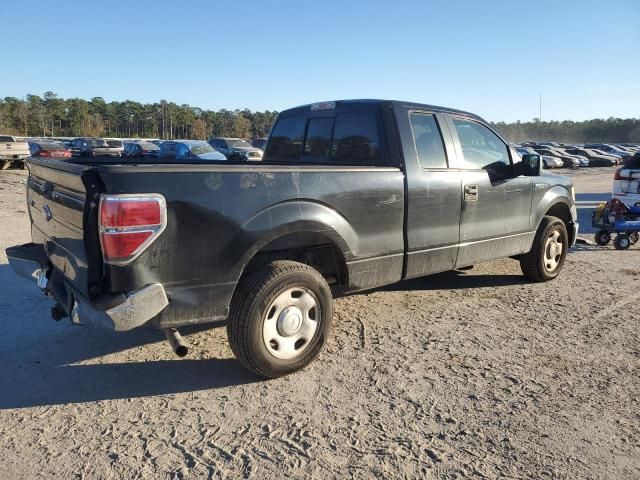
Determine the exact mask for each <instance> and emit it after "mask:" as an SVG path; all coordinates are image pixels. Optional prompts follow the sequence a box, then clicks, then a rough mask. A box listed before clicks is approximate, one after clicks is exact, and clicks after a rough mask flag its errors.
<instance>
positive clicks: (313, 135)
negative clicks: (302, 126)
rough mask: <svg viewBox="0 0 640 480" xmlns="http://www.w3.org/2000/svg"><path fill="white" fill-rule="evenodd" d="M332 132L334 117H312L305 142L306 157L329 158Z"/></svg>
mask: <svg viewBox="0 0 640 480" xmlns="http://www.w3.org/2000/svg"><path fill="white" fill-rule="evenodd" d="M332 133H333V118H310V119H309V124H308V125H307V138H306V140H305V142H304V155H305V157H315V158H321V159H322V158H328V157H329V153H330V152H331V135H332Z"/></svg>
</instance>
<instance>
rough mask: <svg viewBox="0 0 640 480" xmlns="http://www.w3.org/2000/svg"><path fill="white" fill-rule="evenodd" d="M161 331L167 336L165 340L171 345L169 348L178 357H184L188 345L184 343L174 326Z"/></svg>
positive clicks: (187, 351) (187, 350)
mask: <svg viewBox="0 0 640 480" xmlns="http://www.w3.org/2000/svg"><path fill="white" fill-rule="evenodd" d="M163 331H164V336H165V337H167V341H168V342H169V345H171V349H172V350H173V351H174V352H175V354H176V355H177V356H179V357H180V358H182V357H186V356H187V353H189V347H187V345H186V343H184V340H183V339H182V336H181V335H180V334H179V333H178V330H176V329H175V328H165V329H164V330H163Z"/></svg>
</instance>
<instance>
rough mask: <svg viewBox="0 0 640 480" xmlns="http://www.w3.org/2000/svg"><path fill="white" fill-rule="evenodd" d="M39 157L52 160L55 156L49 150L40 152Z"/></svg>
mask: <svg viewBox="0 0 640 480" xmlns="http://www.w3.org/2000/svg"><path fill="white" fill-rule="evenodd" d="M38 156H39V157H45V158H52V157H53V155H51V152H50V151H49V150H40V152H38Z"/></svg>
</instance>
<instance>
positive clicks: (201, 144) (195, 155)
mask: <svg viewBox="0 0 640 480" xmlns="http://www.w3.org/2000/svg"><path fill="white" fill-rule="evenodd" d="M158 158H159V159H160V160H176V161H183V160H226V159H227V157H225V156H224V155H223V154H222V153H220V152H218V151H217V150H216V149H214V148H213V147H212V146H211V145H209V143H207V142H205V141H204V140H172V141H166V142H162V146H161V147H160V152H159V154H158Z"/></svg>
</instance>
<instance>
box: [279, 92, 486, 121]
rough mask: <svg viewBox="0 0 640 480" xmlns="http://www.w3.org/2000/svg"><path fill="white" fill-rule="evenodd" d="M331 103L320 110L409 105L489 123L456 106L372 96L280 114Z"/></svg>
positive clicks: (295, 108)
mask: <svg viewBox="0 0 640 480" xmlns="http://www.w3.org/2000/svg"><path fill="white" fill-rule="evenodd" d="M330 104H334V105H335V107H333V108H321V109H320V110H331V109H336V110H339V109H340V107H349V106H359V105H363V106H364V105H378V106H381V107H383V106H392V107H400V106H401V107H409V108H416V109H423V110H429V111H432V112H439V113H451V114H456V115H464V116H465V117H470V118H474V119H476V120H480V121H482V122H484V123H487V122H486V120H484V119H483V118H482V117H480V116H478V115H476V114H474V113H470V112H465V111H464V110H458V109H455V108H448V107H440V106H437V105H429V104H424V103H416V102H408V101H404V100H383V99H372V98H367V99H353V100H332V101H324V102H317V103H309V104H306V105H300V106H298V107H294V108H289V109H287V110H283V111H282V112H280V116H283V115H284V116H289V115H292V114H299V113H306V112H309V111H311V108H312V106H316V105H325V106H326V105H330Z"/></svg>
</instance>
